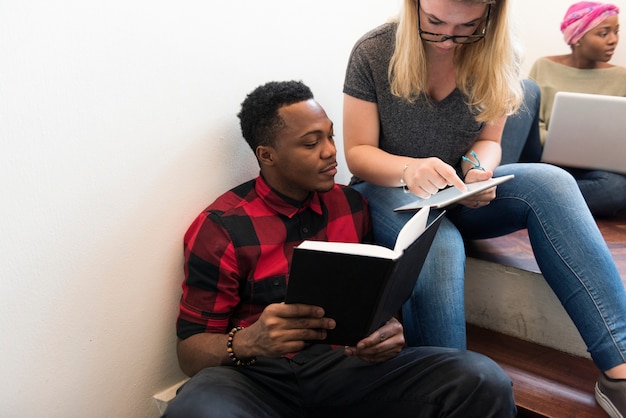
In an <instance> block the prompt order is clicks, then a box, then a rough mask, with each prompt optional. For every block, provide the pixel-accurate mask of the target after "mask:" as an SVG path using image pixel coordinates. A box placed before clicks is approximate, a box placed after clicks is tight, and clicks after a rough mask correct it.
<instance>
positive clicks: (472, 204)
mask: <svg viewBox="0 0 626 418" xmlns="http://www.w3.org/2000/svg"><path fill="white" fill-rule="evenodd" d="M492 176H493V172H492V171H483V170H476V169H473V170H470V171H468V172H467V174H466V175H465V183H466V184H471V183H476V182H478V181H484V180H489V179H490V178H491V177H492ZM495 198H496V187H495V186H494V187H492V188H490V189H487V190H483V191H482V192H480V193H476V194H475V195H472V196H470V197H468V198H467V199H463V200H461V201H460V202H459V203H460V204H461V205H464V206H467V207H468V208H481V207H483V206H487V205H488V204H489V203H491V201H492V200H493V199H495Z"/></svg>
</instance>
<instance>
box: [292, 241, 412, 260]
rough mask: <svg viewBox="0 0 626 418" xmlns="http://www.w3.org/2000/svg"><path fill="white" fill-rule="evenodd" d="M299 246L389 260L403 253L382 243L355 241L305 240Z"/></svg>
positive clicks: (307, 248) (306, 248)
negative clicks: (381, 244) (359, 242)
mask: <svg viewBox="0 0 626 418" xmlns="http://www.w3.org/2000/svg"><path fill="white" fill-rule="evenodd" d="M297 248H303V249H305V250H315V251H325V252H329V253H342V254H354V255H365V256H369V257H377V258H387V259H389V260H395V259H396V258H398V257H399V256H400V255H401V253H396V252H395V251H393V250H390V249H389V248H387V247H382V246H380V245H375V244H358V243H354V242H328V241H303V242H302V243H301V244H300V245H298V247H297Z"/></svg>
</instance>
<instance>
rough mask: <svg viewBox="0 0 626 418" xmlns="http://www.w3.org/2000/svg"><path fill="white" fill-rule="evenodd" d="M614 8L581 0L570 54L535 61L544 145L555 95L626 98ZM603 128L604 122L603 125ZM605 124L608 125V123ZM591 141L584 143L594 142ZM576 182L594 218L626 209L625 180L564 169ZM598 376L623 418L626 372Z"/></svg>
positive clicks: (599, 396)
mask: <svg viewBox="0 0 626 418" xmlns="http://www.w3.org/2000/svg"><path fill="white" fill-rule="evenodd" d="M618 14H619V8H618V7H617V6H615V5H613V4H605V3H597V2H588V1H583V2H579V3H575V4H573V5H572V6H570V7H569V9H568V10H567V12H566V13H565V17H564V18H563V21H562V23H561V32H563V38H564V39H565V42H566V43H567V45H569V46H570V48H571V51H570V53H569V54H564V55H554V56H548V57H542V58H539V59H538V60H537V61H535V63H534V64H533V66H532V69H531V70H530V74H529V76H530V78H531V79H533V80H535V81H536V82H537V84H538V85H539V87H540V90H541V105H540V110H539V127H540V131H541V139H542V140H545V137H546V133H547V130H548V129H549V124H550V115H551V113H552V106H553V103H554V96H555V95H556V93H557V92H559V91H569V92H578V93H591V94H603V95H609V96H624V97H626V68H624V67H622V66H619V65H613V64H609V61H610V60H611V58H613V54H614V52H615V48H616V47H617V43H618V41H619V34H618V33H619V21H618ZM603 123H606V122H605V121H603ZM609 123H610V122H609ZM593 140H594V138H589V141H593ZM563 168H564V169H566V170H567V171H569V172H570V174H572V175H573V176H574V178H575V179H576V182H577V183H578V187H579V188H580V191H581V192H582V194H583V196H584V198H585V201H586V202H587V205H588V206H589V208H590V209H591V212H592V213H593V215H594V216H596V217H609V216H615V215H617V214H620V213H623V212H624V211H625V210H626V176H624V175H622V174H618V173H612V172H607V171H600V170H582V169H574V168H569V167H563ZM620 367H621V368H620V369H619V371H618V370H617V369H613V370H612V372H613V373H601V374H600V377H599V379H598V382H597V383H596V400H597V401H598V404H600V406H602V408H604V410H605V411H606V412H607V413H608V414H609V416H611V417H612V418H622V417H626V372H624V369H623V365H621V366H620Z"/></svg>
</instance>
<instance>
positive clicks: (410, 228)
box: [393, 207, 430, 253]
mask: <svg viewBox="0 0 626 418" xmlns="http://www.w3.org/2000/svg"><path fill="white" fill-rule="evenodd" d="M429 213H430V208H429V207H424V208H422V209H420V210H419V211H418V212H417V213H416V214H415V215H413V216H412V217H411V219H409V220H408V221H407V223H405V224H404V226H403V227H402V229H401V230H400V232H399V233H398V237H397V238H396V245H395V246H394V247H393V250H394V251H396V252H399V253H401V252H403V251H404V250H405V249H406V248H407V247H408V246H409V245H411V244H413V242H414V241H415V240H416V239H417V237H419V236H420V235H421V234H422V232H424V229H426V222H427V221H428V214H429Z"/></svg>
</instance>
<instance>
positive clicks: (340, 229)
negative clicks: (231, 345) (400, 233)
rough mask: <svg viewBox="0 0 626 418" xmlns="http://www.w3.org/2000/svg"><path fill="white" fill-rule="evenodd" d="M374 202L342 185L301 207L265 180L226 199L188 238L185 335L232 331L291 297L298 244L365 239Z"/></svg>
mask: <svg viewBox="0 0 626 418" xmlns="http://www.w3.org/2000/svg"><path fill="white" fill-rule="evenodd" d="M369 238H370V218H369V212H368V210H367V203H366V202H365V200H364V199H363V197H362V196H361V195H360V194H359V193H357V192H356V191H355V190H353V189H351V188H349V187H345V186H340V185H336V186H335V187H334V188H333V189H332V190H330V191H328V192H325V193H312V194H311V197H310V198H309V199H307V201H306V202H304V203H300V202H295V201H293V200H290V199H288V198H286V197H285V196H282V195H280V194H278V193H277V192H276V191H274V190H272V189H271V188H270V187H269V185H268V184H267V183H266V182H265V181H264V180H263V178H262V177H261V176H259V177H257V178H256V179H254V180H251V181H249V182H247V183H244V184H242V185H240V186H238V187H235V188H234V189H232V190H230V191H228V192H226V193H225V194H223V195H222V196H220V197H219V198H218V199H217V200H216V201H215V202H213V204H211V205H210V206H209V207H208V208H206V209H205V210H204V211H203V212H202V213H201V214H200V215H199V216H198V217H197V218H196V219H195V221H194V222H193V223H192V225H191V226H190V227H189V229H188V231H187V233H186V234H185V241H184V244H185V246H184V249H185V281H184V282H183V295H182V297H181V302H180V313H179V316H178V322H177V326H176V328H177V335H178V337H180V338H183V339H184V338H188V337H190V336H192V335H194V334H198V333H202V332H211V333H226V332H227V331H228V330H229V329H230V328H231V327H233V326H242V327H245V326H248V325H250V324H252V323H254V322H255V321H256V320H257V319H258V318H259V316H260V315H261V312H262V311H263V309H264V308H265V307H266V306H267V305H269V304H271V303H279V302H282V301H283V300H284V297H285V290H286V285H287V281H288V280H289V265H290V263H291V256H292V253H293V247H295V246H297V245H298V244H300V243H301V242H302V241H303V240H305V239H311V240H318V241H336V242H364V241H368V240H369Z"/></svg>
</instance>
